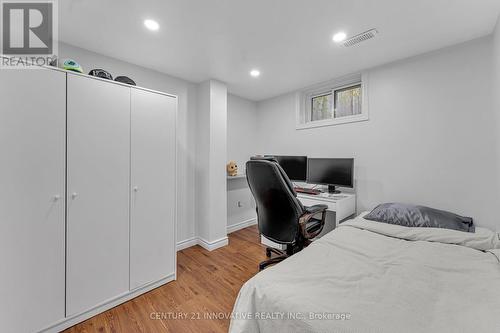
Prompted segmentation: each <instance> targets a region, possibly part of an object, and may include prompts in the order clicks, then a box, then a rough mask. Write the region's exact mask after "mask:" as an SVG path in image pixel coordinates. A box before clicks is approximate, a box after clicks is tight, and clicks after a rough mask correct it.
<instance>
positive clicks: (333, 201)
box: [260, 193, 356, 249]
mask: <svg viewBox="0 0 500 333" xmlns="http://www.w3.org/2000/svg"><path fill="white" fill-rule="evenodd" d="M297 199H299V201H300V202H301V203H302V204H303V205H304V206H314V205H327V206H328V208H327V212H328V211H329V212H332V213H335V219H334V220H333V219H331V218H328V216H327V218H326V221H325V226H324V227H323V231H322V232H321V233H320V234H319V236H318V237H321V236H323V235H325V234H327V233H329V232H330V231H332V230H333V229H335V228H336V227H337V225H339V223H340V222H341V221H343V220H344V219H346V218H348V217H350V216H353V215H354V214H356V194H353V193H339V194H329V193H321V194H318V195H311V194H304V193H297ZM260 240H261V243H262V244H264V245H267V246H269V247H273V248H277V249H284V246H283V245H280V244H277V243H274V242H272V241H270V240H269V239H267V238H265V237H264V236H260Z"/></svg>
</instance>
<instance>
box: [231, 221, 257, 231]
mask: <svg viewBox="0 0 500 333" xmlns="http://www.w3.org/2000/svg"><path fill="white" fill-rule="evenodd" d="M254 224H257V218H255V217H254V218H251V219H248V220H245V221H243V222H239V223H235V224H232V225H228V226H227V233H228V234H230V233H232V232H235V231H238V230H241V229H244V228H247V227H249V226H251V225H254Z"/></svg>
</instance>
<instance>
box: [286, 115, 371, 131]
mask: <svg viewBox="0 0 500 333" xmlns="http://www.w3.org/2000/svg"><path fill="white" fill-rule="evenodd" d="M367 120H368V115H367V114H360V115H356V116H348V117H342V118H337V119H327V120H316V121H310V122H307V123H304V124H297V125H296V128H295V129H297V130H302V129H308V128H316V127H325V126H335V125H340V124H348V123H355V122H359V121H367Z"/></svg>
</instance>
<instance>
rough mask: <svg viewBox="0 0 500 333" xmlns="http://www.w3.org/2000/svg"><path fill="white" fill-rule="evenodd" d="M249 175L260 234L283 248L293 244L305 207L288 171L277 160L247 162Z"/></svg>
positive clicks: (263, 159)
mask: <svg viewBox="0 0 500 333" xmlns="http://www.w3.org/2000/svg"><path fill="white" fill-rule="evenodd" d="M246 174H247V181H248V186H249V187H250V190H251V191H252V194H253V196H254V198H255V203H256V205H257V219H258V224H259V231H260V233H261V234H262V235H264V236H265V237H266V238H269V239H270V240H272V241H274V242H277V243H280V244H291V243H293V242H294V240H295V239H296V237H297V236H298V232H299V225H298V223H299V218H300V216H302V215H303V214H304V206H302V204H301V203H300V201H299V200H298V199H297V197H296V196H297V194H296V193H295V191H294V189H293V185H292V183H291V181H290V179H289V178H288V176H287V175H286V173H285V171H284V170H283V169H282V168H281V167H280V166H279V164H278V163H277V162H276V160H274V159H273V158H269V157H266V158H259V159H257V158H253V159H252V160H250V161H248V162H247V163H246Z"/></svg>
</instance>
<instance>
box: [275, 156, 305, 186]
mask: <svg viewBox="0 0 500 333" xmlns="http://www.w3.org/2000/svg"><path fill="white" fill-rule="evenodd" d="M266 156H267V157H270V156H272V157H274V158H275V159H276V160H277V161H278V164H279V165H280V166H281V167H282V168H283V170H284V171H285V173H286V174H287V176H288V178H290V180H292V181H296V182H305V181H306V179H307V156H283V155H266Z"/></svg>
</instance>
